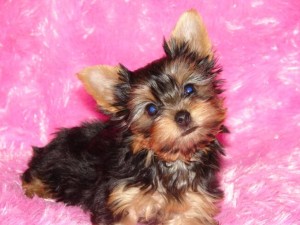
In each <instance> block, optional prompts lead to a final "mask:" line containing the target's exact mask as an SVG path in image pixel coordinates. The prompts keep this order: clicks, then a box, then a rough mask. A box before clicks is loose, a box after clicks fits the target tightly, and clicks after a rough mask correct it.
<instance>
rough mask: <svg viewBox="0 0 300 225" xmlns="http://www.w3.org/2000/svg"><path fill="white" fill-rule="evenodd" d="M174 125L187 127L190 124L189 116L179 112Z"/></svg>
mask: <svg viewBox="0 0 300 225" xmlns="http://www.w3.org/2000/svg"><path fill="white" fill-rule="evenodd" d="M175 121H176V123H177V124H178V125H179V126H181V127H187V126H188V125H189V124H190V122H191V114H190V113H189V112H188V111H186V110H181V111H179V112H177V113H176V115H175Z"/></svg>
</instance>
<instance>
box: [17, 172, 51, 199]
mask: <svg viewBox="0 0 300 225" xmlns="http://www.w3.org/2000/svg"><path fill="white" fill-rule="evenodd" d="M21 179H22V188H23V190H24V192H25V195H26V196H27V197H29V198H33V197H34V195H37V196H38V197H40V198H46V199H47V198H53V194H52V193H51V191H50V189H49V188H48V187H47V185H46V184H44V183H43V182H42V181H41V180H40V179H39V178H37V177H35V176H34V175H33V174H32V171H31V169H28V170H26V171H25V173H24V174H23V175H22V177H21Z"/></svg>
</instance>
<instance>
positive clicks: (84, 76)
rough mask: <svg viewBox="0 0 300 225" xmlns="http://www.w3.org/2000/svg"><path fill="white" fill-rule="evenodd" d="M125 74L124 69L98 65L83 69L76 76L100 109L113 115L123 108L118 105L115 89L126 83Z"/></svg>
mask: <svg viewBox="0 0 300 225" xmlns="http://www.w3.org/2000/svg"><path fill="white" fill-rule="evenodd" d="M127 72H128V71H127V70H126V69H125V67H122V66H120V65H118V66H114V67H113V66H106V65H98V66H92V67H88V68H86V69H83V70H82V71H81V72H79V73H78V74H77V76H78V78H79V79H80V80H81V81H82V83H83V85H84V87H85V89H86V91H87V92H88V93H89V94H90V95H92V97H93V98H94V99H95V100H96V102H97V104H98V105H99V106H100V108H101V109H102V110H103V111H104V112H106V113H109V114H114V113H116V112H118V111H120V110H122V108H123V107H122V106H121V105H120V104H118V102H119V99H118V94H117V88H118V86H122V84H125V83H127V81H126V78H125V76H126V75H124V74H126V73H127ZM123 90H124V88H123ZM122 94H123V95H125V94H126V93H122Z"/></svg>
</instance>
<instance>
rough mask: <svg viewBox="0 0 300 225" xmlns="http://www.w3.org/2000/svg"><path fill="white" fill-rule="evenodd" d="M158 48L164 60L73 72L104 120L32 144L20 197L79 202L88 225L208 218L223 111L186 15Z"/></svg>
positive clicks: (213, 71)
mask: <svg viewBox="0 0 300 225" xmlns="http://www.w3.org/2000/svg"><path fill="white" fill-rule="evenodd" d="M195 34H196V35H195ZM198 42H199V45H197V43H198ZM164 48H165V52H166V56H165V57H163V58H161V59H159V60H157V61H154V62H152V63H150V64H148V65H147V66H145V67H143V68H141V69H138V70H136V71H129V70H127V69H126V68H125V67H123V66H117V67H109V66H95V67H90V68H87V69H85V70H84V71H82V72H81V73H80V74H79V78H80V79H81V80H82V81H83V83H84V86H85V87H86V89H87V91H88V92H89V93H90V94H91V95H92V96H93V97H94V98H95V100H96V101H97V103H98V104H99V105H100V106H101V108H102V109H103V110H104V111H105V112H107V113H109V114H110V115H111V118H110V120H109V121H108V122H106V123H102V122H93V123H85V124H83V125H81V126H80V127H75V128H71V129H63V130H61V131H60V132H58V133H57V136H56V138H54V139H53V140H52V141H51V142H50V143H49V144H48V145H47V146H45V147H44V148H34V155H33V158H32V160H31V162H30V163H29V169H28V170H26V171H25V173H24V174H23V176H22V180H23V188H24V190H25V193H26V194H27V195H28V196H29V197H33V196H34V195H35V194H36V195H38V196H40V197H44V198H53V199H55V200H57V201H62V202H65V203H66V204H69V205H80V206H81V207H83V208H84V209H85V210H88V211H90V212H91V214H92V221H93V223H95V224H103V225H112V224H114V225H135V224H136V223H137V222H143V223H148V224H163V225H186V224H188V225H199V224H216V223H217V222H216V221H215V220H214V216H215V215H216V213H217V212H218V207H217V204H216V203H217V202H218V201H219V200H220V199H221V198H222V191H220V190H219V187H218V182H217V172H218V171H219V159H220V154H221V153H222V152H223V151H222V148H221V147H220V145H219V142H218V141H217V139H216V135H217V134H218V133H220V132H223V131H225V130H226V129H223V128H224V126H223V125H222V124H223V121H224V118H225V109H224V108H223V104H222V103H223V100H222V98H220V97H219V96H218V95H219V94H220V92H221V90H220V87H219V85H220V82H219V80H217V79H216V75H217V74H218V73H219V72H220V69H219V68H218V67H217V66H216V65H215V61H214V59H213V55H212V52H211V51H210V49H211V44H210V42H208V38H207V34H206V31H205V29H204V28H203V25H202V21H201V19H200V17H199V16H198V15H197V13H196V12H195V11H193V10H192V11H189V12H187V13H185V14H183V16H182V17H181V18H180V19H179V21H178V23H177V25H176V27H175V29H174V31H173V33H172V36H171V38H170V40H169V41H168V42H165V45H164Z"/></svg>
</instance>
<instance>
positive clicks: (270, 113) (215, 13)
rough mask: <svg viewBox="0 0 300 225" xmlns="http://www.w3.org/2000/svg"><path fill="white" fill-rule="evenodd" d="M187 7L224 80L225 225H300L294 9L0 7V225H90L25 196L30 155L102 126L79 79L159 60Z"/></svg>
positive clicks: (44, 1) (227, 1)
mask: <svg viewBox="0 0 300 225" xmlns="http://www.w3.org/2000/svg"><path fill="white" fill-rule="evenodd" d="M192 7H193V8H196V9H197V10H198V11H199V12H200V13H201V14H202V15H203V18H204V20H205V23H206V25H207V28H208V31H209V34H210V37H211V39H212V40H213V43H214V46H215V49H216V50H217V55H218V57H219V62H220V63H221V64H222V65H223V67H224V72H223V74H222V77H223V78H224V79H226V80H227V83H226V89H227V92H226V94H225V95H226V98H227V101H226V104H227V106H228V120H227V125H228V126H229V127H230V130H231V134H230V135H226V137H224V142H225V143H226V146H227V150H226V152H227V157H226V158H225V159H224V169H223V172H222V174H221V179H222V186H223V188H224V190H225V199H224V201H223V203H222V212H221V213H220V215H219V216H218V218H219V220H220V223H221V224H230V225H234V224H241V225H245V224H273V225H279V224H285V225H286V224H300V222H299V221H300V158H299V155H300V74H299V72H300V56H299V54H300V53H299V50H300V33H299V32H300V23H299V21H300V20H299V19H300V1H299V0H286V1H282V0H251V1H250V0H246V1H231V0H224V1H219V0H212V1H204V0H203V1H194V0H186V1H175V0H174V1H150V0H149V1H131V0H124V1H88V0H81V1H69V0H40V1H31V0H23V1H18V0H10V1H8V0H4V1H1V2H0V31H1V32H0V171H1V173H0V224H5V225H22V224H24V225H27V224H28V225H29V224H31V225H32V224H33V225H47V224H48V225H50V224H56V225H75V224H86V225H88V224H90V222H89V216H88V214H85V213H83V212H82V211H81V209H79V208H76V207H66V206H64V205H63V204H57V203H53V202H49V201H44V200H42V199H38V198H34V199H33V200H30V199H28V198H26V197H25V196H24V195H23V193H22V190H21V186H20V180H19V175H20V173H21V172H22V171H23V170H24V169H25V168H26V164H27V162H28V160H29V158H30V156H31V145H38V146H41V145H44V144H46V143H47V141H48V140H49V139H50V138H51V133H53V132H54V131H55V129H56V128H58V127H62V126H66V127H69V126H74V125H77V124H79V123H80V121H83V120H88V119H92V118H95V117H100V118H102V116H101V115H99V113H97V112H96V110H95V103H94V101H93V100H92V98H91V97H89V96H88V95H87V94H86V93H85V91H84V90H83V88H82V85H81V84H80V82H79V81H78V80H77V79H76V77H75V76H74V74H75V73H76V72H78V71H79V70H80V69H81V68H83V67H85V66H88V65H94V64H110V65H115V64H117V63H119V62H121V63H123V64H125V65H126V66H127V67H128V68H129V69H135V68H138V67H140V66H142V65H144V64H145V63H147V62H149V61H151V60H153V59H156V58H158V57H160V56H162V55H163V50H162V48H161V45H162V40H163V36H166V37H167V36H168V35H169V32H170V31H171V29H172V27H173V26H174V25H175V22H176V20H177V18H178V16H179V15H180V14H181V13H182V12H183V11H185V10H187V9H190V8H192Z"/></svg>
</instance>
